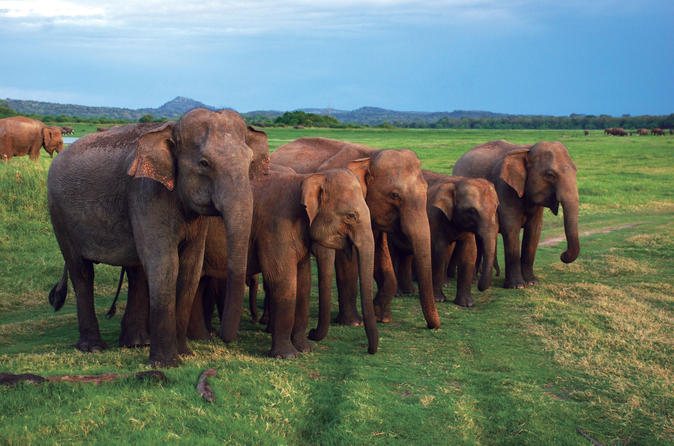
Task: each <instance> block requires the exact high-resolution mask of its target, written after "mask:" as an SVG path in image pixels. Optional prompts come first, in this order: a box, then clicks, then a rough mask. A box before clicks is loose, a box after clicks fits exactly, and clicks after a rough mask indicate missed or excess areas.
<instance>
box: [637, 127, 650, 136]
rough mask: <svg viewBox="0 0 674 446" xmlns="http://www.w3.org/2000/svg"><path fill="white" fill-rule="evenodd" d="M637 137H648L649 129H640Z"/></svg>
mask: <svg viewBox="0 0 674 446" xmlns="http://www.w3.org/2000/svg"><path fill="white" fill-rule="evenodd" d="M637 135H639V136H647V135H648V129H645V128H640V129H638V130H637Z"/></svg>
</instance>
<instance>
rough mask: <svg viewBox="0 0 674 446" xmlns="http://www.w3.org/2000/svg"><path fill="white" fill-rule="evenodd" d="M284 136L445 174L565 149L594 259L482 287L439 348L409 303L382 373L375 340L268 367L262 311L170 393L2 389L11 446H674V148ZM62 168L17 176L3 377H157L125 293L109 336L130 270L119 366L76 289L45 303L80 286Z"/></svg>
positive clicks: (335, 335)
mask: <svg viewBox="0 0 674 446" xmlns="http://www.w3.org/2000/svg"><path fill="white" fill-rule="evenodd" d="M75 127H76V130H77V126H75ZM94 127H95V126H94ZM86 130H87V129H81V131H80V133H76V135H75V136H81V134H82V133H83V132H84V131H86ZM88 130H89V131H90V130H91V129H88ZM266 130H267V132H268V135H269V141H270V146H271V148H272V149H273V148H276V147H278V146H280V145H281V144H283V143H286V142H288V141H292V140H294V139H296V138H299V137H301V136H324V137H330V138H337V139H344V140H350V141H354V142H360V143H364V144H367V145H369V146H372V147H380V148H411V149H413V150H415V151H416V153H417V154H418V156H419V157H420V158H421V160H422V164H423V167H424V168H428V169H432V170H436V171H439V172H444V173H451V167H452V165H453V163H454V161H455V160H456V159H457V158H458V157H459V156H460V155H461V154H462V153H464V152H465V151H467V150H468V149H470V148H471V147H473V146H474V145H476V144H480V143H483V142H486V141H489V140H493V139H501V138H502V139H507V140H509V141H512V142H515V143H533V142H536V141H541V140H558V141H561V142H563V143H564V144H565V145H566V146H567V147H568V149H569V151H570V153H571V156H572V158H573V159H574V161H575V163H576V165H577V166H578V187H579V193H580V197H581V205H580V231H581V233H583V235H582V237H581V254H580V257H579V258H578V260H577V261H576V262H575V263H572V264H569V265H566V264H563V263H562V262H561V261H560V260H559V255H560V254H561V252H562V251H564V249H565V242H561V243H559V244H556V245H551V246H541V247H539V249H538V253H537V258H536V272H537V275H538V277H539V279H540V284H538V285H537V286H533V287H529V288H526V289H523V290H505V289H503V288H502V285H503V280H504V277H503V275H501V276H500V277H495V278H494V281H493V286H492V288H490V289H489V290H486V291H485V292H478V291H477V289H476V287H474V298H475V300H476V306H475V307H473V308H470V309H467V308H460V307H457V306H455V305H453V304H452V303H451V302H446V303H441V304H438V310H439V313H440V317H441V321H442V324H443V325H442V328H440V329H438V330H434V331H430V330H427V329H426V328H425V323H424V320H423V317H422V314H421V310H420V308H419V304H418V296H414V295H413V296H404V297H401V298H396V299H395V300H394V304H393V317H394V321H393V322H392V323H390V324H386V325H381V324H380V326H379V330H380V331H379V334H380V346H379V352H378V353H377V354H376V355H374V356H371V355H368V354H367V351H366V338H365V335H364V331H363V329H362V327H357V328H354V327H339V326H332V327H331V328H330V333H329V334H328V336H327V338H326V339H324V340H323V341H321V342H320V343H316V344H315V345H316V349H315V351H314V352H313V353H309V354H303V355H302V356H301V357H300V358H299V359H294V360H278V359H270V358H267V357H265V353H266V352H267V350H268V349H269V347H270V343H271V336H270V335H269V334H267V333H265V332H264V331H263V330H262V329H261V326H259V325H255V324H252V323H251V322H250V316H249V314H248V312H247V310H245V311H244V316H243V319H242V324H241V331H240V340H239V341H238V342H235V343H232V344H230V345H225V344H224V343H222V342H221V341H220V340H219V339H217V338H215V339H212V340H210V341H205V342H192V343H191V346H192V348H193V349H194V351H195V353H196V354H195V355H194V356H192V357H187V358H184V364H183V365H182V366H181V367H179V368H174V369H168V370H166V374H167V376H168V381H167V382H166V383H163V384H159V383H155V382H149V381H139V380H137V379H135V378H125V379H122V380H120V381H116V382H113V383H105V384H102V385H100V386H94V385H92V384H72V383H46V384H39V385H34V384H25V383H24V384H18V385H16V386H14V387H6V386H2V387H0V443H1V444H10V445H15V444H21V445H24V444H72V443H74V444H110V443H111V442H113V443H133V444H141V443H142V444H162V443H167V442H168V443H181V444H197V443H199V444H202V443H203V444H222V443H223V442H226V443H227V444H256V445H257V444H270V445H279V444H293V445H295V444H334V445H341V444H344V445H352V444H364V443H376V444H386V445H388V444H402V445H407V444H419V445H434V444H438V445H453V444H467V445H494V444H498V445H504V444H518V445H519V444H530V445H586V444H592V443H591V441H590V440H589V439H587V438H585V437H584V436H582V435H581V434H580V433H579V432H578V429H580V430H582V431H583V432H585V433H586V434H587V435H588V436H589V437H591V438H592V439H594V440H595V441H597V442H600V443H601V444H603V445H659V444H662V445H665V444H672V443H674V272H673V271H674V255H672V252H673V250H674V182H673V181H672V176H673V175H674V138H673V137H671V136H666V137H655V136H645V137H638V136H633V137H624V138H619V137H609V136H604V135H602V134H601V132H599V131H596V132H591V133H590V135H589V136H584V135H583V132H582V130H566V131H563V130H551V131H526V130H503V131H482V130H479V131H478V130H379V129H358V130H328V129H304V130H297V129H290V128H285V129H283V128H278V129H266ZM93 131H95V128H93ZM50 162H51V160H50V158H49V157H48V156H47V155H46V154H45V153H44V152H42V157H41V158H40V160H39V162H37V163H31V162H30V161H29V160H28V159H27V158H26V157H23V158H14V159H12V160H11V161H10V162H8V163H0V268H1V270H2V274H0V372H12V373H36V374H39V375H62V374H98V373H104V372H110V371H115V372H137V371H143V370H147V369H149V367H148V366H147V357H148V349H147V348H140V349H121V348H119V347H116V345H117V337H118V335H119V331H120V320H121V314H122V312H123V309H124V301H125V290H126V288H124V289H123V297H122V298H121V301H122V302H121V305H120V306H119V307H120V308H119V309H118V315H117V316H115V317H114V318H113V319H111V320H107V319H106V318H105V317H104V314H105V312H106V311H107V309H108V306H109V304H110V302H111V300H112V297H113V295H114V292H115V289H116V285H117V279H118V274H119V269H118V268H113V267H110V266H105V265H98V266H96V284H95V286H96V287H95V293H96V306H97V314H98V317H99V322H100V324H101V330H102V335H103V338H104V339H105V340H106V342H107V343H108V345H109V346H110V348H109V349H108V350H106V351H104V352H102V353H99V354H85V353H81V352H79V351H77V350H76V349H75V348H74V344H75V342H76V341H77V338H78V332H77V316H76V311H75V299H74V294H73V292H72V289H71V291H70V293H69V296H68V300H67V302H66V305H65V306H64V308H63V309H62V310H61V311H59V312H58V313H54V312H53V311H52V309H51V307H50V306H49V304H48V302H47V294H48V292H49V290H50V289H51V287H52V286H53V285H54V283H56V281H57V280H58V279H59V277H60V275H61V268H62V266H63V260H62V257H61V254H60V252H59V250H58V246H57V243H56V240H55V238H54V236H53V233H52V228H51V224H50V221H49V216H48V212H47V209H46V186H45V179H46V175H47V172H48V169H49V164H50ZM562 220H563V219H562V217H561V215H560V216H558V217H555V216H553V215H552V214H551V213H550V212H548V211H546V213H545V226H544V229H543V234H542V237H541V240H545V239H549V238H552V237H556V236H560V235H563V222H562ZM616 228H618V229H617V230H612V229H616ZM609 230H612V231H609ZM499 251H500V252H499V254H500V255H501V256H502V252H503V250H502V248H501V247H500V248H499ZM500 262H501V265H503V259H502V257H501V258H500ZM314 280H315V278H314ZM454 292H455V290H454V285H450V286H449V287H448V289H446V290H445V294H447V295H448V296H453V295H454ZM315 294H316V290H315V289H314V299H313V301H312V320H311V322H310V325H312V326H313V325H314V324H315V321H316V314H317V303H316V299H315ZM261 303H262V300H261V299H260V300H259V305H261ZM336 312H337V302H336V299H333V315H334V314H336ZM206 368H215V369H217V371H218V374H217V377H214V378H210V382H211V386H212V388H213V390H214V393H215V397H216V400H215V402H213V403H208V402H206V401H204V400H203V399H202V398H201V396H200V395H199V394H198V393H197V392H196V391H195V385H196V383H197V379H198V377H199V375H200V374H201V372H203V370H204V369H206Z"/></svg>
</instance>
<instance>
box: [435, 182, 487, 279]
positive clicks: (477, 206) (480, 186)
mask: <svg viewBox="0 0 674 446" xmlns="http://www.w3.org/2000/svg"><path fill="white" fill-rule="evenodd" d="M434 188H437V190H435V191H433V190H430V192H429V197H433V201H432V202H429V206H434V207H436V208H438V209H439V210H440V211H441V212H442V213H443V214H444V215H445V217H447V220H449V221H450V222H451V223H452V224H453V225H454V226H455V227H456V229H457V230H459V231H461V232H472V233H474V234H475V236H476V237H475V240H476V242H477V245H478V248H479V250H480V251H481V252H482V253H483V255H484V258H483V262H482V271H481V276H480V280H479V282H478V289H479V290H480V291H484V290H486V289H487V288H489V287H490V286H491V277H492V270H493V268H492V267H493V265H494V255H495V253H496V241H497V237H498V229H499V226H498V215H497V212H496V210H497V208H498V196H497V195H496V189H494V185H493V184H492V183H491V182H490V181H487V180H484V179H481V178H462V179H461V180H460V181H459V182H457V183H449V182H448V183H440V184H438V185H436V186H434Z"/></svg>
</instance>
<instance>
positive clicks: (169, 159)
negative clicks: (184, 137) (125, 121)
mask: <svg viewBox="0 0 674 446" xmlns="http://www.w3.org/2000/svg"><path fill="white" fill-rule="evenodd" d="M174 124H175V123H174V122H167V123H166V124H164V125H162V126H161V127H159V128H156V129H154V130H152V131H150V132H148V133H146V134H144V135H143V136H141V137H140V139H139V140H138V146H137V147H136V157H135V158H134V160H133V163H132V164H131V167H130V168H129V171H128V172H127V173H128V174H129V175H130V176H132V177H134V178H151V179H153V180H155V181H158V182H160V183H161V184H163V185H164V187H165V188H167V189H168V190H173V188H174V187H175V158H174V154H173V151H174V148H175V142H174V140H173V125H174Z"/></svg>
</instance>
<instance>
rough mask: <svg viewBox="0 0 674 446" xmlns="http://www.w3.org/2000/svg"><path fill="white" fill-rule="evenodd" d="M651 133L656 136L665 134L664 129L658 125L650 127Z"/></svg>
mask: <svg viewBox="0 0 674 446" xmlns="http://www.w3.org/2000/svg"><path fill="white" fill-rule="evenodd" d="M651 134H653V135H658V136H665V131H664V130H662V129H661V128H659V127H656V128H654V129H651Z"/></svg>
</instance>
